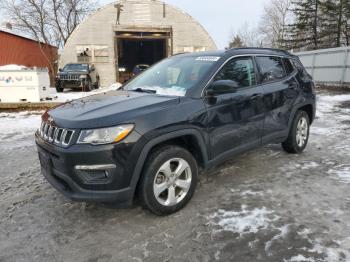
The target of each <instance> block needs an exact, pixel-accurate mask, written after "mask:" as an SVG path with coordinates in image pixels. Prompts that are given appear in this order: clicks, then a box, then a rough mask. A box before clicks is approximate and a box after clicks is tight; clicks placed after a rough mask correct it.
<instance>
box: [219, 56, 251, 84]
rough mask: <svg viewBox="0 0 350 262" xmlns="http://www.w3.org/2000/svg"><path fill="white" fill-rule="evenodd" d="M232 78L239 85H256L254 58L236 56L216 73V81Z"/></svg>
mask: <svg viewBox="0 0 350 262" xmlns="http://www.w3.org/2000/svg"><path fill="white" fill-rule="evenodd" d="M218 80H232V81H235V82H236V83H237V84H238V86H239V87H248V86H253V85H256V77H255V70H254V63H253V60H252V58H250V57H244V58H236V59H232V60H231V61H229V62H228V63H227V64H226V65H225V66H224V67H223V68H222V69H221V71H220V72H219V73H218V74H217V75H216V77H215V78H214V81H218Z"/></svg>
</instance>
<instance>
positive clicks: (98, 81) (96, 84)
mask: <svg viewBox="0 0 350 262" xmlns="http://www.w3.org/2000/svg"><path fill="white" fill-rule="evenodd" d="M94 88H95V89H99V88H100V78H99V77H97V78H96V83H95V84H94Z"/></svg>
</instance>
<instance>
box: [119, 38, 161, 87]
mask: <svg viewBox="0 0 350 262" xmlns="http://www.w3.org/2000/svg"><path fill="white" fill-rule="evenodd" d="M117 45H118V67H119V69H118V71H119V81H120V82H122V83H123V82H125V81H128V80H129V79H130V78H132V77H133V76H134V73H136V72H139V71H140V70H137V69H136V70H135V67H138V68H139V69H140V68H141V70H143V69H144V68H146V67H147V66H151V65H153V64H155V63H157V62H158V61H160V60H162V59H163V58H165V57H167V41H166V39H128V38H121V39H118V41H117Z"/></svg>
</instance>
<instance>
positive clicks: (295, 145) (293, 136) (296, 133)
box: [282, 111, 310, 154]
mask: <svg viewBox="0 0 350 262" xmlns="http://www.w3.org/2000/svg"><path fill="white" fill-rule="evenodd" d="M309 134H310V118H309V115H308V114H307V113H306V112H305V111H298V112H297V113H296V115H295V117H294V120H293V123H292V127H291V130H290V131H289V136H288V139H287V140H286V141H285V142H283V143H282V147H283V149H284V150H285V151H287V152H288V153H291V154H299V153H301V152H303V151H304V149H305V148H306V146H307V143H308V141H309Z"/></svg>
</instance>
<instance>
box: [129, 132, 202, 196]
mask: <svg viewBox="0 0 350 262" xmlns="http://www.w3.org/2000/svg"><path fill="white" fill-rule="evenodd" d="M163 145H179V146H182V147H184V148H185V149H187V150H188V151H189V152H190V153H191V154H192V155H193V156H194V158H195V159H196V161H197V164H198V165H199V166H200V167H202V168H206V167H207V165H208V154H207V149H206V145H205V142H204V139H203V137H202V135H201V133H200V132H199V131H197V130H195V129H185V130H179V131H174V132H171V133H168V134H165V135H162V136H158V137H156V138H154V139H152V140H150V141H149V142H148V143H147V144H146V145H145V146H144V147H143V149H142V151H141V154H140V155H139V158H138V159H137V162H136V165H135V168H134V171H133V174H132V179H131V188H132V190H133V195H135V191H136V188H137V185H138V183H139V180H140V177H141V174H142V171H143V168H144V165H145V161H146V160H147V157H148V156H149V154H150V153H151V152H152V151H153V150H155V149H157V148H159V147H160V146H163Z"/></svg>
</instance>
